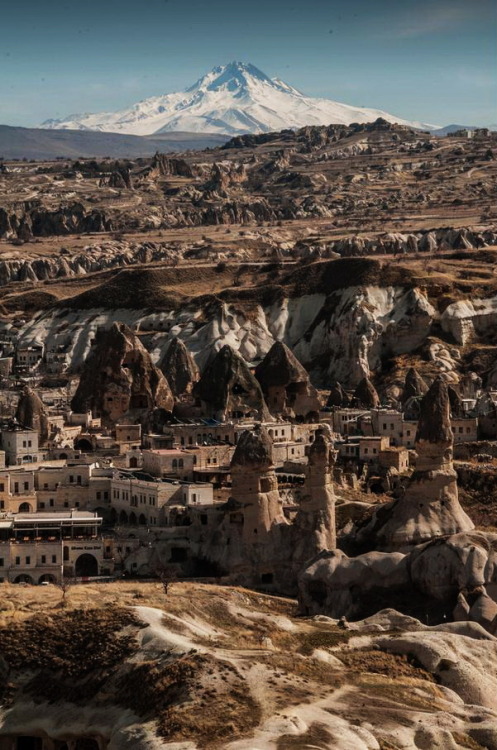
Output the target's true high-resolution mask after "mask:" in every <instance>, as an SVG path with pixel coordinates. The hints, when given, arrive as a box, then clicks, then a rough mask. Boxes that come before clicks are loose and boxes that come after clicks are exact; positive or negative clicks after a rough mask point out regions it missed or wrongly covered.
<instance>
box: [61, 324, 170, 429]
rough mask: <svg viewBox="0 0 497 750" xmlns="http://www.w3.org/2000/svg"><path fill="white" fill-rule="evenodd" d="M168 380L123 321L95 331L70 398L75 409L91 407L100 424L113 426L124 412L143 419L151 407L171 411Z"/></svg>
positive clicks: (79, 410) (89, 408)
mask: <svg viewBox="0 0 497 750" xmlns="http://www.w3.org/2000/svg"><path fill="white" fill-rule="evenodd" d="M173 405H174V399H173V395H172V393H171V389H170V388H169V385H168V382H167V380H166V378H165V377H164V375H163V374H162V372H161V371H160V370H159V368H158V367H155V365H154V364H153V363H152V360H151V357H150V354H149V353H148V352H147V350H146V349H145V347H144V346H143V344H142V343H141V341H140V340H139V339H138V337H137V336H135V334H134V333H133V331H131V329H130V328H128V326H126V325H124V323H114V324H113V325H112V327H111V328H110V329H107V330H103V329H100V330H99V331H97V335H96V337H95V341H94V343H93V346H92V348H91V350H90V353H89V355H88V357H87V359H86V362H85V364H84V366H83V372H82V373H81V379H80V382H79V386H78V389H77V391H76V393H75V395H74V398H73V400H72V408H73V410H74V411H77V412H85V411H88V410H91V411H92V412H93V413H94V414H96V415H100V416H101V417H102V422H103V424H105V425H107V426H111V425H114V424H115V423H116V422H118V421H119V419H120V418H121V417H123V415H125V414H128V412H129V414H128V418H136V419H138V418H142V417H143V416H144V415H145V414H146V413H147V412H149V411H151V410H152V409H154V408H162V409H165V410H166V411H171V410H172V408H173Z"/></svg>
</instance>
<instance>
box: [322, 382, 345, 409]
mask: <svg viewBox="0 0 497 750" xmlns="http://www.w3.org/2000/svg"><path fill="white" fill-rule="evenodd" d="M349 403H350V399H349V397H348V395H347V394H346V393H345V391H344V390H343V388H342V386H341V385H340V383H339V382H338V380H337V381H336V382H335V383H334V384H333V385H332V386H331V389H330V393H329V395H328V400H327V401H326V406H328V407H333V406H339V407H344V406H348V405H349Z"/></svg>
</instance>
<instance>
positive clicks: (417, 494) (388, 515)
mask: <svg viewBox="0 0 497 750" xmlns="http://www.w3.org/2000/svg"><path fill="white" fill-rule="evenodd" d="M452 448H453V434H452V428H451V421H450V401H449V394H448V389H447V385H446V382H445V380H444V379H443V378H441V377H438V378H436V379H435V380H434V381H433V383H432V385H431V387H430V389H429V391H428V392H427V393H426V395H425V396H424V398H423V400H422V402H421V410H420V415H419V421H418V430H417V434H416V452H417V459H416V469H415V471H414V473H413V475H412V477H411V479H410V481H409V484H408V486H407V488H406V491H405V493H404V495H403V496H402V497H401V498H400V499H399V500H397V501H395V502H394V503H393V504H391V505H389V506H386V507H382V508H380V509H379V510H378V511H377V513H376V514H375V515H374V517H373V519H372V521H370V522H369V524H367V526H366V527H365V528H364V529H359V530H358V539H357V540H358V542H359V543H361V541H363V540H365V539H366V538H367V537H370V538H371V540H374V545H375V546H376V547H377V548H379V549H388V550H393V549H402V548H405V547H407V546H409V545H416V544H421V543H423V542H427V541H430V540H432V539H435V538H437V537H443V536H447V535H450V534H457V533H459V532H464V531H470V530H471V529H473V528H474V527H473V523H472V522H471V520H470V519H469V518H468V516H467V515H466V513H465V512H464V511H463V509H462V507H461V505H460V503H459V498H458V489H457V474H456V472H455V470H454V466H453V461H452V454H453V451H452Z"/></svg>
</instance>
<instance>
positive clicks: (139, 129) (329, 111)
mask: <svg viewBox="0 0 497 750" xmlns="http://www.w3.org/2000/svg"><path fill="white" fill-rule="evenodd" d="M378 117H383V118H384V119H385V120H388V121H389V122H398V123H400V124H401V125H409V126H411V127H417V128H422V129H431V128H433V127H435V126H433V125H427V124H423V123H419V122H408V121H406V120H403V119H401V118H400V117H395V116H394V115H390V114H388V113H386V112H382V111H380V110H377V109H365V108H362V107H351V106H349V105H348V104H340V103H339V102H334V101H331V100H330V99H314V98H312V97H309V96H305V95H304V94H302V93H301V92H300V91H297V89H295V88H293V87H292V86H290V85H288V84H287V83H285V82H284V81H281V80H280V79H279V78H273V79H271V78H269V77H268V76H267V75H266V74H265V73H263V72H262V71H261V70H259V69H258V68H256V67H255V66H254V65H250V64H246V63H240V62H232V63H229V64H228V65H223V66H220V67H216V68H213V69H212V70H211V71H210V72H209V73H207V75H205V76H203V77H202V78H200V79H199V80H198V81H197V82H196V83H195V84H194V85H193V86H191V87H190V88H188V89H186V91H182V92H178V93H174V94H165V95H163V96H153V97H151V98H149V99H144V100H143V101H141V102H138V103H137V104H134V105H133V106H132V107H130V108H129V109H124V110H121V111H119V112H100V113H97V114H74V115H70V116H69V117H67V118H64V119H60V120H46V121H45V122H44V123H42V125H41V127H42V128H50V129H56V130H69V129H71V130H100V131H104V132H114V133H127V134H130V135H152V134H157V133H167V132H171V131H176V130H181V131H185V132H194V133H206V132H210V133H226V134H229V135H239V134H243V133H268V132H271V131H277V130H282V129H284V128H300V127H303V126H304V125H330V124H343V125H349V124H350V123H352V122H372V121H374V120H376V119H377V118H378Z"/></svg>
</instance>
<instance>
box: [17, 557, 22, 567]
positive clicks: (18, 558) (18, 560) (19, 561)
mask: <svg viewBox="0 0 497 750" xmlns="http://www.w3.org/2000/svg"><path fill="white" fill-rule="evenodd" d="M20 564H21V558H20V557H16V565H20Z"/></svg>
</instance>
